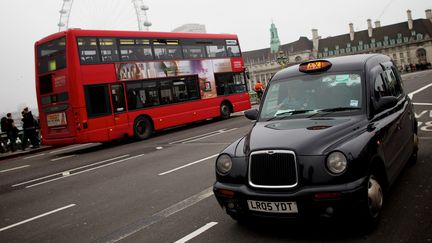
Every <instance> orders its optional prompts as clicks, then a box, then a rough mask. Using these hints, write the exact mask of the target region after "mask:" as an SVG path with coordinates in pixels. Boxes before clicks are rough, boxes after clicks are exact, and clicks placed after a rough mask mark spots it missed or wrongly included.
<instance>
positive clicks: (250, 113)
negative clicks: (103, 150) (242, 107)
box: [244, 109, 258, 121]
mask: <svg viewBox="0 0 432 243" xmlns="http://www.w3.org/2000/svg"><path fill="white" fill-rule="evenodd" d="M244 115H245V117H246V118H247V119H249V120H253V121H254V120H256V119H257V118H258V110H257V109H251V110H247V111H245V113H244Z"/></svg>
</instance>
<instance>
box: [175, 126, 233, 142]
mask: <svg viewBox="0 0 432 243" xmlns="http://www.w3.org/2000/svg"><path fill="white" fill-rule="evenodd" d="M236 129H237V128H231V129H228V130H226V129H225V128H224V129H220V130H217V131H213V132H209V133H204V134H200V135H197V136H193V137H190V138H185V139H181V140H177V141H174V142H171V143H169V144H176V143H183V144H185V143H190V142H194V141H198V140H202V139H206V138H209V137H213V136H216V135H219V134H222V133H226V132H230V131H234V130H236Z"/></svg>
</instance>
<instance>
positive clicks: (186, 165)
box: [158, 154, 219, 176]
mask: <svg viewBox="0 0 432 243" xmlns="http://www.w3.org/2000/svg"><path fill="white" fill-rule="evenodd" d="M218 155H219V154H213V155H210V156H209V157H206V158H204V159H200V160H197V161H194V162H191V163H189V164H185V165H182V166H180V167H177V168H175V169H172V170H169V171H165V172H162V173H160V174H158V175H159V176H163V175H166V174H169V173H172V172H174V171H177V170H180V169H183V168H185V167H188V166H191V165H194V164H198V163H201V162H203V161H206V160H209V159H212V158H214V157H216V156H218Z"/></svg>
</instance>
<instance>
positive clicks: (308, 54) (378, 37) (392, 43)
mask: <svg viewBox="0 0 432 243" xmlns="http://www.w3.org/2000/svg"><path fill="white" fill-rule="evenodd" d="M425 13H426V18H424V19H415V20H413V19H412V15H411V11H410V10H408V11H407V21H406V22H401V23H397V24H392V25H387V26H381V23H380V22H379V21H375V26H374V27H373V26H372V21H371V20H370V19H368V20H367V23H368V29H366V30H362V31H357V32H356V31H354V25H353V24H352V23H350V24H349V32H348V33H346V34H342V35H339V36H333V37H327V38H321V37H320V36H319V35H318V30H317V29H313V30H312V39H308V38H307V37H300V38H299V40H297V41H295V42H292V43H288V44H285V45H280V46H279V51H277V52H275V50H274V46H275V45H271V47H270V48H265V49H260V50H253V51H247V52H243V57H244V59H245V65H246V68H247V69H248V71H249V77H250V83H249V88H250V89H249V90H253V89H252V87H253V85H254V84H255V83H256V81H258V80H260V81H262V82H264V84H267V82H268V81H269V79H270V78H271V77H272V76H273V74H274V73H276V72H277V71H279V70H280V69H281V67H284V66H290V65H295V64H298V63H300V62H303V61H305V60H310V59H314V58H328V57H335V56H343V55H353V54H364V53H382V54H385V55H387V56H389V57H390V58H392V59H393V61H394V62H395V63H396V65H397V66H398V67H399V69H400V70H401V71H404V72H407V71H414V70H418V69H425V68H430V65H431V64H430V63H431V62H432V10H431V9H428V10H426V11H425ZM275 29H276V27H275V26H274V24H273V23H272V26H271V33H272V35H271V37H272V38H271V41H272V42H271V43H274V39H273V38H274V34H273V32H274V31H275ZM272 30H273V32H272ZM276 33H277V30H276Z"/></svg>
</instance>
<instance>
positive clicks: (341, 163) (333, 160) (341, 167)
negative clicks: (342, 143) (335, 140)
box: [326, 152, 348, 175]
mask: <svg viewBox="0 0 432 243" xmlns="http://www.w3.org/2000/svg"><path fill="white" fill-rule="evenodd" d="M347 165H348V163H347V159H346V157H345V155H344V154H343V153H341V152H332V153H330V154H329V156H328V157H327V161H326V166H327V169H328V170H329V171H330V173H331V174H334V175H339V174H342V173H343V172H345V170H346V168H347Z"/></svg>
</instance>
